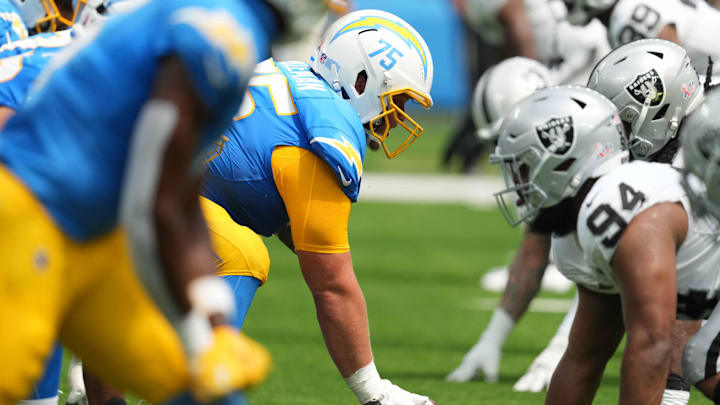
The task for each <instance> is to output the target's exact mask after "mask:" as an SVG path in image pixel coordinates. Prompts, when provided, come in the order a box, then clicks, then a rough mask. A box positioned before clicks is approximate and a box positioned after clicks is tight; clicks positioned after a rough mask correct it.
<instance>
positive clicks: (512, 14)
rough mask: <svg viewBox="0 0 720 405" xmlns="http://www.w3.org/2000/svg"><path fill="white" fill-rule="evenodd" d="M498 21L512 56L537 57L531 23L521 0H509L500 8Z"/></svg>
mask: <svg viewBox="0 0 720 405" xmlns="http://www.w3.org/2000/svg"><path fill="white" fill-rule="evenodd" d="M499 17H500V21H501V22H502V24H503V26H504V27H505V40H506V43H507V44H508V45H509V47H510V49H511V50H512V53H513V55H512V56H524V57H526V58H530V59H537V52H536V50H535V39H534V33H533V31H532V28H531V27H532V24H531V23H530V20H529V19H528V16H527V11H526V10H525V5H524V2H523V0H509V1H508V2H507V3H506V5H505V6H504V7H503V8H502V9H500V15H499Z"/></svg>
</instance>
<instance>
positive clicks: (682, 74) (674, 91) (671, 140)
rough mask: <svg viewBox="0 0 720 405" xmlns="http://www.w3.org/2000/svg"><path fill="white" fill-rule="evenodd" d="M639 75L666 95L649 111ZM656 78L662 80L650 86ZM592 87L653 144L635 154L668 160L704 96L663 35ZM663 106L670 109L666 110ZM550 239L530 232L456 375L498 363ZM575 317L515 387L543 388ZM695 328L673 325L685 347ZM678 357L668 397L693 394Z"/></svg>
mask: <svg viewBox="0 0 720 405" xmlns="http://www.w3.org/2000/svg"><path fill="white" fill-rule="evenodd" d="M615 62H617V63H615ZM650 71H653V72H655V74H654V75H651V76H652V77H651V76H647V75H646V73H647V72H650ZM638 77H640V78H645V79H647V80H645V81H644V82H643V83H636V85H635V86H634V87H636V88H638V89H641V88H642V89H645V91H650V90H657V92H659V94H660V96H661V99H659V100H656V102H652V103H651V104H653V105H652V106H651V105H648V106H647V107H646V109H647V111H645V112H644V113H642V110H643V105H644V103H645V99H644V98H641V97H640V95H641V94H642V93H640V92H639V93H638V94H640V95H637V94H635V93H630V90H627V89H626V87H628V86H630V85H631V84H632V83H633V82H634V81H635V79H636V78H638ZM651 83H652V84H653V85H656V86H657V87H651V86H650V84H651ZM642 85H644V86H642ZM590 87H592V88H595V89H596V90H599V91H600V92H601V93H603V94H604V95H606V96H608V97H610V98H612V100H613V102H615V104H616V106H617V107H618V108H619V109H620V110H621V111H622V113H623V114H621V116H622V118H623V119H624V121H623V122H624V123H625V125H626V127H627V129H628V131H631V130H632V134H631V143H632V144H633V145H639V144H643V142H642V141H641V140H642V139H649V140H651V141H652V142H653V146H652V147H651V148H649V149H642V150H640V149H639V148H638V147H637V146H635V147H633V151H634V152H633V154H634V157H635V158H636V159H642V160H652V161H657V162H662V163H671V162H672V161H673V157H674V156H675V152H676V151H677V145H678V142H677V136H676V130H677V126H678V124H679V123H680V122H681V120H682V118H683V117H684V116H685V115H686V114H687V113H689V112H690V111H692V109H693V108H695V107H696V106H697V105H698V104H699V102H700V101H701V100H702V88H701V87H702V86H700V84H699V79H698V77H697V73H696V72H695V71H694V69H693V68H692V66H691V64H690V62H689V60H688V58H687V53H686V52H685V50H684V49H682V48H680V47H679V46H676V45H674V44H673V43H670V42H667V41H661V40H649V41H640V42H636V43H633V44H629V45H626V46H624V47H621V48H619V49H616V50H615V51H613V52H612V53H610V54H609V55H607V56H606V57H605V58H604V59H603V61H602V62H601V63H599V64H598V66H596V68H595V69H594V70H593V73H592V74H591V80H590ZM657 92H656V96H657V95H658V93H657ZM658 101H661V102H658ZM669 111H671V112H669ZM663 112H667V115H665V114H663ZM643 151H644V152H643ZM641 152H643V153H641ZM549 244H550V240H549V238H548V237H543V236H542V235H539V234H537V233H533V232H532V229H531V230H530V232H528V233H527V234H526V237H525V240H524V241H523V244H522V245H521V248H520V250H519V252H518V254H517V255H516V258H515V262H514V264H513V266H511V271H513V269H515V272H514V273H511V274H513V275H514V276H511V277H510V278H509V280H508V285H507V287H506V291H505V293H504V295H503V301H502V303H501V309H505V311H502V312H499V313H498V310H496V313H495V314H494V315H493V318H492V320H491V323H490V325H489V326H488V329H487V330H486V331H485V333H484V334H483V339H481V340H480V342H479V343H478V344H477V345H476V346H475V347H474V348H473V350H471V352H470V353H468V355H467V356H466V359H465V360H464V361H463V363H464V364H463V365H461V367H460V368H458V371H456V372H455V374H456V375H455V377H456V378H457V379H458V380H460V381H466V380H468V379H470V378H472V377H473V376H474V375H475V373H477V372H478V371H480V370H483V371H485V370H486V369H489V370H496V367H497V366H495V365H494V364H495V362H494V361H492V362H491V361H490V360H488V359H494V358H497V355H492V354H493V353H499V351H500V347H501V346H502V343H504V340H505V337H506V336H507V334H509V332H510V330H511V329H512V327H513V326H514V323H515V321H516V320H517V319H519V317H520V316H521V315H522V314H523V313H524V312H525V310H526V308H527V305H528V304H529V302H530V300H531V299H532V298H533V297H534V295H535V293H536V292H537V290H538V288H539V282H540V279H541V277H542V274H543V271H544V268H545V265H546V263H547V260H548V256H549ZM576 265H579V264H576ZM515 314H518V315H517V316H515ZM573 317H574V307H573V308H571V310H570V311H569V312H568V314H567V315H566V317H565V319H564V320H563V323H562V324H561V326H560V328H559V329H558V332H557V333H556V335H555V336H554V337H553V339H552V340H551V342H550V345H549V346H548V348H546V349H545V350H544V351H543V353H542V354H541V355H540V356H539V357H538V358H537V359H536V360H535V361H534V362H533V364H532V365H531V366H530V368H529V369H528V373H527V374H526V375H525V376H523V377H522V378H521V379H520V380H519V381H518V383H517V384H516V385H515V387H514V389H516V390H530V391H539V390H541V389H543V388H544V387H545V386H546V385H547V384H548V383H549V381H550V377H551V376H552V372H553V370H554V368H555V365H556V364H557V362H558V361H559V360H560V356H561V355H562V353H563V351H564V350H565V346H566V345H567V335H568V333H569V328H570V324H571V323H572V320H573ZM696 328H697V324H696V323H689V324H686V323H685V322H682V321H678V323H677V325H676V327H675V329H674V333H675V336H676V340H677V342H679V344H678V345H676V347H682V344H681V343H682V342H684V339H686V338H687V336H688V335H689V334H692V332H693V331H694V330H696ZM486 335H487V336H489V337H496V338H495V339H488V338H485V336H486ZM498 337H502V338H498ZM473 354H474V355H473ZM673 358H674V360H675V361H674V363H673V365H674V370H673V371H674V373H675V375H674V376H671V377H670V380H669V381H668V390H667V391H666V393H665V395H666V397H665V399H666V400H670V398H677V397H681V398H687V397H688V396H689V393H688V392H687V391H686V390H685V389H679V388H683V387H687V385H683V384H677V383H676V382H677V381H679V374H681V373H680V353H679V351H675V352H674V357H673ZM463 366H464V367H463ZM688 388H689V387H688ZM685 401H687V399H685Z"/></svg>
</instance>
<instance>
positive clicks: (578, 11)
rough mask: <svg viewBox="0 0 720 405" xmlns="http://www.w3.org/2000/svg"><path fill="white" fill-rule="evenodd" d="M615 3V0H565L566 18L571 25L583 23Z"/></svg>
mask: <svg viewBox="0 0 720 405" xmlns="http://www.w3.org/2000/svg"><path fill="white" fill-rule="evenodd" d="M615 3H617V0H565V5H567V8H568V16H567V20H568V22H569V23H570V24H572V25H585V24H587V23H589V22H590V20H592V19H593V18H594V17H595V16H598V15H600V14H602V13H603V12H605V11H607V10H609V9H610V8H611V7H612V6H614V5H615Z"/></svg>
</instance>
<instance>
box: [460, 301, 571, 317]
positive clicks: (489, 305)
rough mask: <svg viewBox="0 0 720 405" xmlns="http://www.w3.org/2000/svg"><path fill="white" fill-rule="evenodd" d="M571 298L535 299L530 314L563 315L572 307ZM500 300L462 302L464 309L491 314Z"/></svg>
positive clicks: (531, 304)
mask: <svg viewBox="0 0 720 405" xmlns="http://www.w3.org/2000/svg"><path fill="white" fill-rule="evenodd" d="M572 301H573V300H572V298H535V299H534V300H532V302H531V303H530V308H529V310H530V311H531V312H544V313H550V314H564V313H566V312H567V311H568V310H569V309H570V306H571V305H572ZM499 303H500V298H497V297H496V298H471V299H468V300H466V301H464V302H463V304H464V305H463V307H464V308H470V309H473V310H476V311H483V312H491V311H494V310H495V308H497V306H498V304H499Z"/></svg>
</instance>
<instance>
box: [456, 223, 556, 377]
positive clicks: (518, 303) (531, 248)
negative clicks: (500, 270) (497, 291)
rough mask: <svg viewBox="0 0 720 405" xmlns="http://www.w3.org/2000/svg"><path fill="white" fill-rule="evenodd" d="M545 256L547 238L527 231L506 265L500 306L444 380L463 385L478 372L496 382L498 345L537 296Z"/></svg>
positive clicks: (498, 365)
mask: <svg viewBox="0 0 720 405" xmlns="http://www.w3.org/2000/svg"><path fill="white" fill-rule="evenodd" d="M549 255H550V237H549V236H547V235H541V234H539V233H536V232H533V231H531V230H530V229H529V228H528V229H527V230H526V231H525V236H524V238H523V240H522V244H521V245H520V249H519V250H518V251H517V253H516V254H515V259H514V260H513V262H512V264H511V265H510V268H509V276H508V281H507V285H506V286H505V291H504V292H503V296H502V299H501V301H500V305H499V306H498V308H496V309H495V311H494V312H493V315H492V317H491V318H490V322H489V323H488V326H487V328H486V329H485V331H484V332H483V334H482V335H481V336H480V339H479V340H478V342H477V343H476V344H475V345H474V346H473V347H472V348H471V349H470V351H468V353H467V354H466V355H465V357H464V358H463V360H462V362H461V363H460V365H459V366H458V367H457V368H456V369H455V370H453V371H452V372H451V373H450V374H449V375H448V376H447V380H449V381H455V382H466V381H470V380H472V379H473V378H475V376H476V375H477V374H478V373H479V372H482V373H483V374H484V376H485V380H486V381H488V382H495V381H497V380H498V372H499V369H500V358H501V352H502V346H503V345H504V344H505V340H506V339H507V336H508V335H509V334H510V332H511V331H512V329H513V327H514V326H515V322H517V321H518V320H519V319H520V317H522V315H523V314H524V313H525V311H527V308H528V306H529V305H530V301H532V299H533V298H535V295H537V292H538V290H539V289H540V282H541V281H542V276H543V274H544V273H545V268H546V267H547V265H548V261H549Z"/></svg>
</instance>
